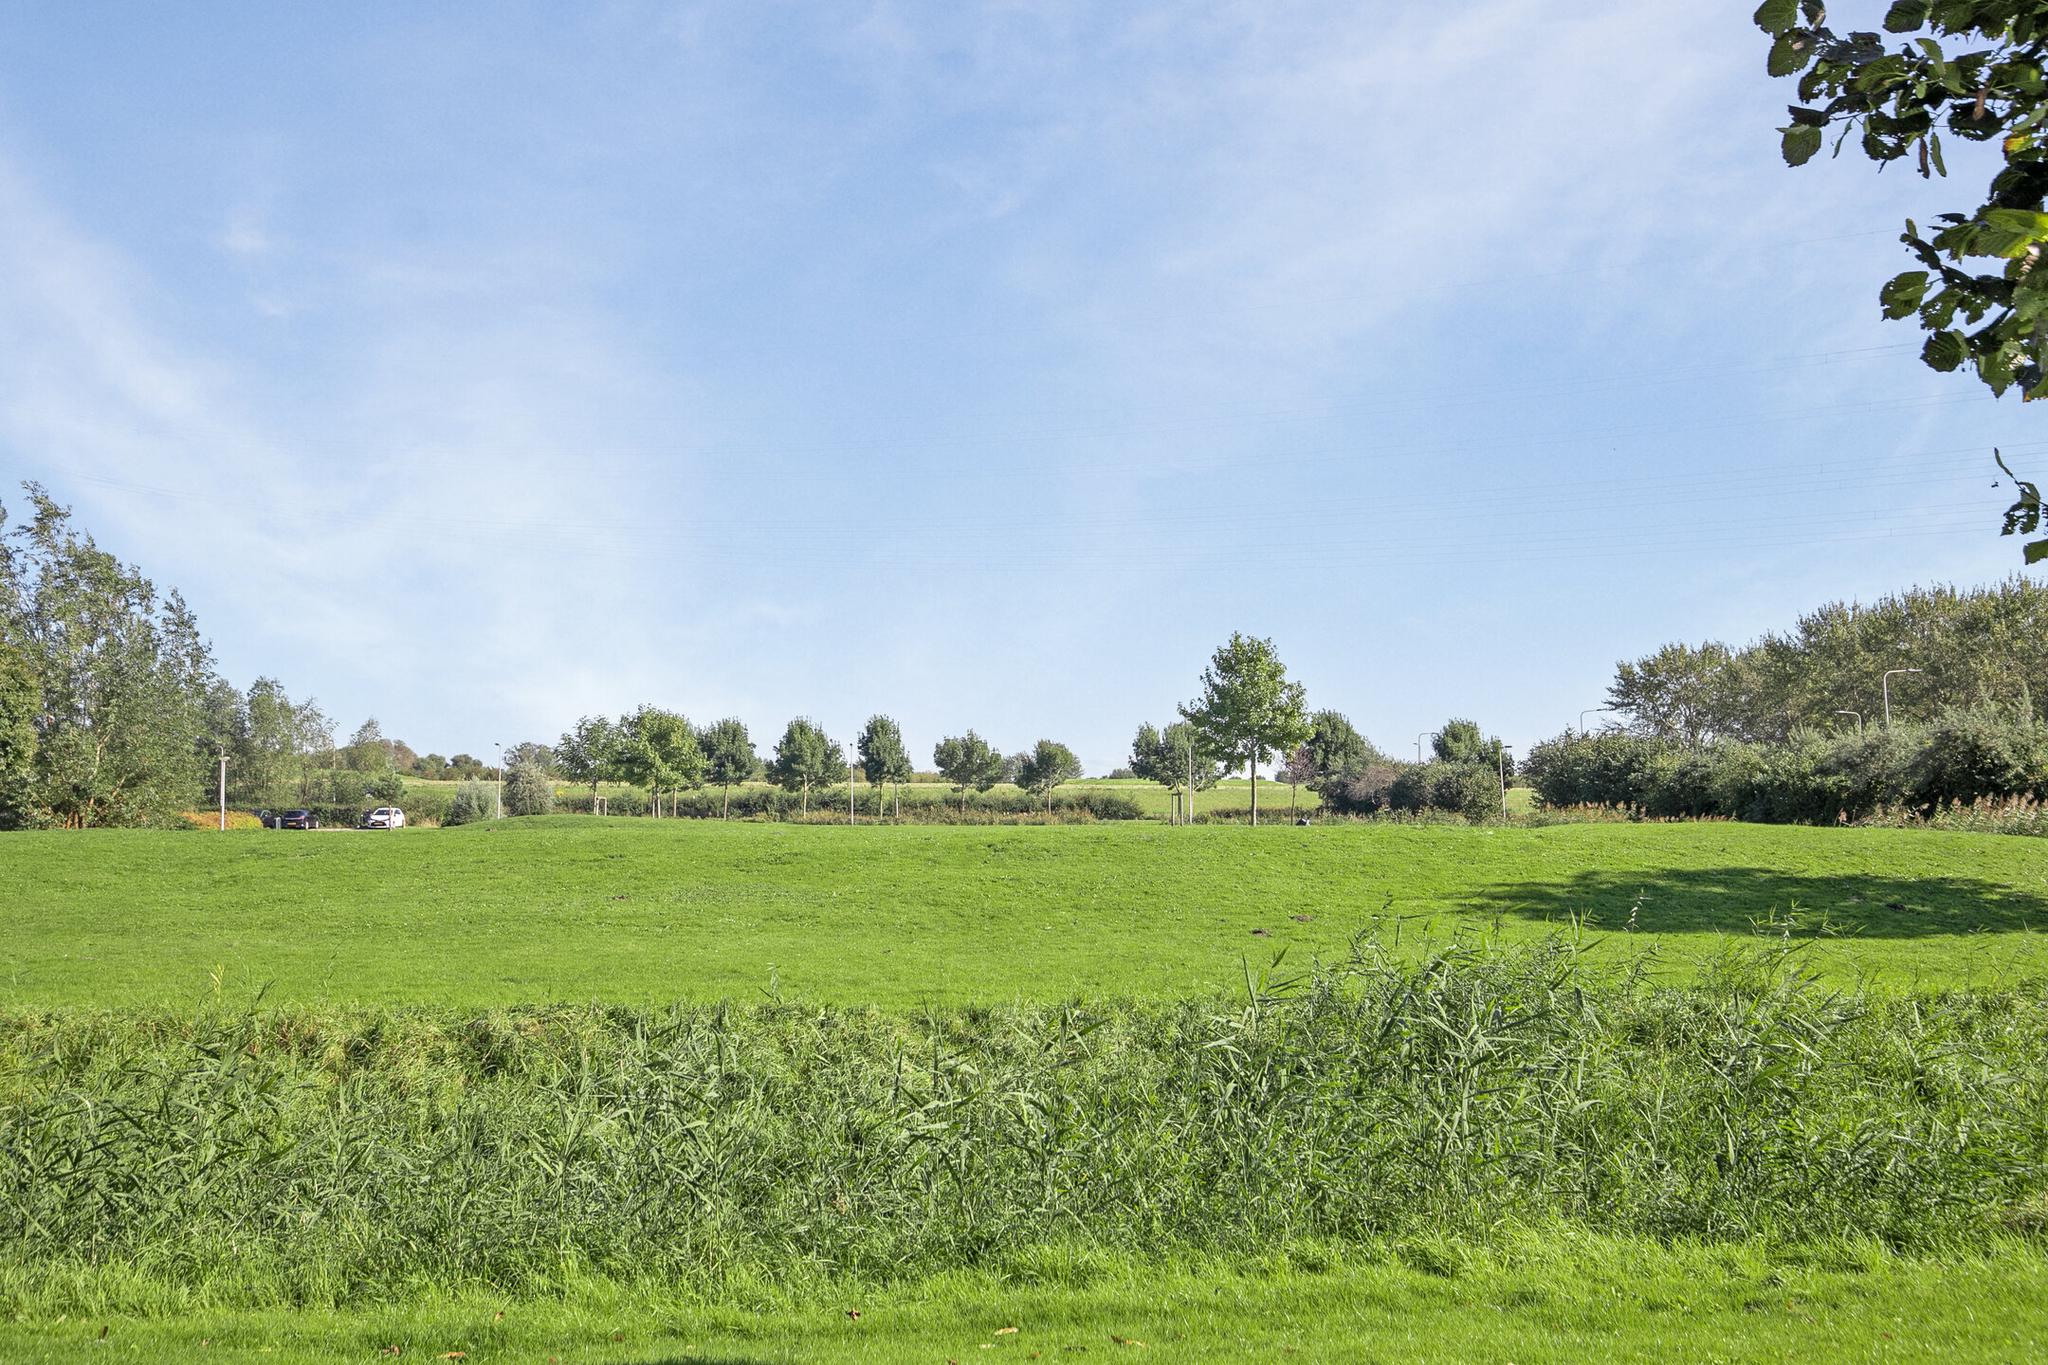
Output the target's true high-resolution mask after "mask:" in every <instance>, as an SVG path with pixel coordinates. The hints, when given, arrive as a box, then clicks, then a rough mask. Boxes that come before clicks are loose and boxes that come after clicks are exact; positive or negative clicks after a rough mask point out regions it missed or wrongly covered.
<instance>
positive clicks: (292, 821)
mask: <svg viewBox="0 0 2048 1365" xmlns="http://www.w3.org/2000/svg"><path fill="white" fill-rule="evenodd" d="M277 828H279V829H318V828H320V822H319V821H318V820H315V819H314V818H313V812H311V811H309V810H288V811H285V812H283V813H282V814H280V815H279V816H278V817H277Z"/></svg>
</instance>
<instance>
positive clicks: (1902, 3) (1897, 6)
mask: <svg viewBox="0 0 2048 1365" xmlns="http://www.w3.org/2000/svg"><path fill="white" fill-rule="evenodd" d="M1932 7H1933V5H1932V0H1895V3H1894V4H1893V5H1892V7H1891V8H1890V9H1888V10H1886V11H1885V14H1884V27H1885V32H1887V33H1911V32H1912V31H1913V30H1914V29H1916V28H1919V27H1920V26H1921V25H1922V24H1924V23H1926V22H1927V11H1928V10H1929V9H1931V8H1932Z"/></svg>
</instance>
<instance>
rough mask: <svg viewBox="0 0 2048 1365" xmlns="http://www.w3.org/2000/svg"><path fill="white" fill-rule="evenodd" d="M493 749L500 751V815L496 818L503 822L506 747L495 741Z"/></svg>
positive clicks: (498, 806) (492, 743)
mask: <svg viewBox="0 0 2048 1365" xmlns="http://www.w3.org/2000/svg"><path fill="white" fill-rule="evenodd" d="M491 747H492V748H493V749H496V750H497V751H498V794H497V798H496V801H495V805H496V806H497V809H498V813H497V815H496V817H494V818H496V819H499V820H502V819H504V818H505V746H504V745H502V744H500V743H498V741H497V740H495V739H494V740H492V741H491Z"/></svg>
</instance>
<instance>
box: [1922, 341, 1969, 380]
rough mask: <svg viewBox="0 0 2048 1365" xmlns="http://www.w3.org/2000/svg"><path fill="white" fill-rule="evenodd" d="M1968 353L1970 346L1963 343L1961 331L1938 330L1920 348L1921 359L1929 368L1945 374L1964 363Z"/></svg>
mask: <svg viewBox="0 0 2048 1365" xmlns="http://www.w3.org/2000/svg"><path fill="white" fill-rule="evenodd" d="M1968 354H1969V347H1967V346H1965V345H1964V344H1963V334H1962V333H1961V332H1936V333H1935V334H1934V335H1933V336H1931V337H1929V338H1927V344H1926V345H1925V346H1923V347H1921V348H1920V359H1921V360H1923V361H1924V362H1926V364H1927V366H1928V368H1929V369H1935V370H1940V371H1941V372H1942V373H1943V374H1946V373H1948V372H1949V371H1950V370H1953V369H1954V368H1955V367H1956V366H1958V365H1960V364H1962V363H1963V359H1964V357H1965V356H1967V355H1968Z"/></svg>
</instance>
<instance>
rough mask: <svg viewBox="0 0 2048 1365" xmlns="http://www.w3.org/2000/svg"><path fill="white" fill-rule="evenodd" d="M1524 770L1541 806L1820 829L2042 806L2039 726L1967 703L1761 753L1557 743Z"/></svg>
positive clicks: (1807, 737) (2044, 781) (1624, 740)
mask: <svg viewBox="0 0 2048 1365" xmlns="http://www.w3.org/2000/svg"><path fill="white" fill-rule="evenodd" d="M1525 769H1526V771H1527V772H1528V773H1529V776H1530V780H1531V783H1532V785H1533V786H1534V787H1535V789H1536V795H1537V797H1538V799H1539V800H1540V801H1541V802H1542V803H1543V805H1544V806H1545V807H1546V808H1550V809H1567V808H1578V807H1583V806H1606V807H1611V808H1615V809H1619V810H1628V811H1635V812H1640V813H1642V814H1644V815H1648V816H1651V817H1653V818H1659V819H1675V818H1687V817H1690V818H1705V817H1712V816H1719V817H1729V818H1734V819H1740V820H1757V821H1763V822H1768V823H1779V824H1784V823H1796V824H1826V823H1833V822H1835V821H1838V820H1866V819H1870V818H1872V817H1874V816H1876V815H1878V814H1879V813H1880V812H1894V813H1896V812H1908V813H1911V812H1918V813H1919V814H1921V815H1925V814H1927V813H1929V812H1932V811H1935V810H1937V809H1945V808H1951V807H1955V806H1958V805H1964V806H1967V805H1970V804H1971V803H1975V802H1979V801H1992V802H2000V801H2008V800H2015V799H2021V798H2029V797H2031V798H2037V799H2043V798H2048V725H2044V724H2043V723H2041V722H2039V721H2037V720H2034V719H2033V718H2032V717H2031V716H2029V715H2025V714H2015V713H2008V712H2004V711H2000V710H1997V709H1995V708H1989V707H1976V708H1969V709H1963V710H1955V711H1950V712H1946V713H1944V714H1943V715H1941V716H1940V717H1938V718H1937V719H1935V720H1934V721H1933V722H1932V723H1930V724H1926V725H1901V726H1898V727H1895V728H1893V729H1890V730H1870V731H1866V732H1864V733H1862V734H1850V735H1826V734H1822V733H1820V732H1818V731H1815V730H1807V729H1800V730H1794V731H1793V732H1792V733H1791V734H1790V735H1788V736H1787V737H1786V738H1785V739H1784V741H1783V742H1781V743H1777V744H1769V745H1762V744H1755V745H1753V744H1743V743H1737V742H1734V741H1726V740H1724V741H1721V742H1719V743H1713V744H1708V745H1706V746H1704V747H1701V748H1688V747H1686V746H1684V745H1681V744H1679V743H1677V742H1676V741H1670V740H1657V739H1645V738H1641V737H1638V736H1634V735H1616V734H1605V735H1566V736H1564V737H1561V738H1559V739H1553V740H1546V741H1544V742H1543V743H1541V744H1538V745H1536V746H1535V747H1534V748H1533V749H1531V750H1530V753H1529V761H1528V763H1527V764H1526V765H1525Z"/></svg>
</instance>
